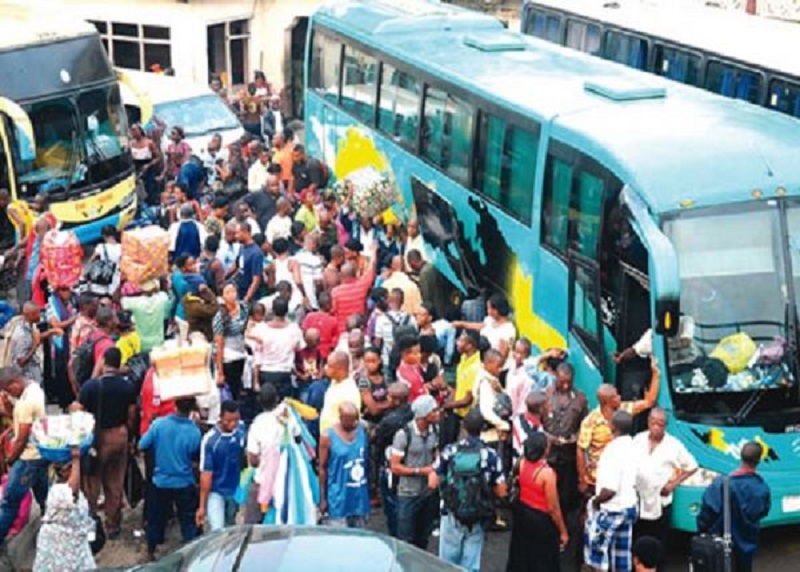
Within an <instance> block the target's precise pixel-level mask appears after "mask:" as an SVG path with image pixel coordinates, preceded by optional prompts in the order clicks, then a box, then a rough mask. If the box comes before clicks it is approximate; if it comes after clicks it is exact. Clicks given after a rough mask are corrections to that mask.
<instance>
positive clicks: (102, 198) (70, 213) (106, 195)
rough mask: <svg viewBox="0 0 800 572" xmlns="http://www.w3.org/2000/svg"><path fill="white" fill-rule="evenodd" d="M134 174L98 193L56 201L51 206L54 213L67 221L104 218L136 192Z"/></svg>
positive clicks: (60, 219) (79, 221)
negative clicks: (76, 198)
mask: <svg viewBox="0 0 800 572" xmlns="http://www.w3.org/2000/svg"><path fill="white" fill-rule="evenodd" d="M135 189H136V179H135V178H134V176H133V175H131V176H130V177H128V178H126V179H124V180H123V181H121V182H119V183H117V184H116V185H114V186H113V187H111V188H110V189H108V190H106V191H103V192H102V193H99V194H97V195H92V196H89V197H85V198H82V199H78V200H71V201H66V202H61V203H54V204H53V205H51V206H50V210H51V211H52V213H53V215H55V217H56V218H57V219H58V220H59V221H61V222H65V223H77V224H80V223H86V222H91V221H93V220H96V219H98V218H102V217H104V216H106V215H107V214H108V213H110V212H111V211H113V210H114V209H115V208H117V207H118V206H119V204H120V203H121V202H122V201H124V200H125V198H126V197H127V196H128V195H130V194H131V193H133V192H135Z"/></svg>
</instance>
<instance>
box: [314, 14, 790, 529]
mask: <svg viewBox="0 0 800 572" xmlns="http://www.w3.org/2000/svg"><path fill="white" fill-rule="evenodd" d="M310 24H311V25H310V30H309V38H308V45H307V54H306V56H307V61H306V94H305V139H306V144H307V148H308V150H309V152H310V153H311V154H313V155H316V156H319V157H323V158H324V159H325V161H326V162H327V163H328V164H329V165H330V166H331V170H332V172H333V173H334V174H335V176H336V177H337V178H339V179H341V178H343V177H347V176H348V174H349V173H352V172H354V171H356V170H359V169H362V168H365V167H372V168H375V169H377V170H379V171H381V172H382V173H384V175H385V176H386V177H387V178H389V180H391V181H393V183H394V185H395V187H396V189H397V203H396V205H395V207H394V209H395V212H396V214H397V215H398V216H399V217H401V218H406V217H409V216H412V214H413V216H416V217H417V219H418V220H419V222H420V227H421V230H422V233H423V236H424V239H425V241H426V244H427V246H428V247H430V251H431V252H430V254H431V255H432V258H433V263H434V264H435V265H436V267H437V268H438V269H439V270H440V272H441V273H442V274H443V275H444V276H446V277H447V278H448V279H449V281H450V282H451V283H452V284H453V286H454V287H455V288H456V289H457V290H458V291H459V292H460V295H461V296H462V297H463V298H467V299H469V298H472V297H475V298H479V296H481V294H482V293H485V292H487V291H502V292H504V293H506V294H507V296H508V298H509V300H510V301H511V303H512V305H513V308H514V319H515V323H516V326H517V329H518V331H519V332H520V333H521V335H525V336H526V337H528V338H529V339H530V340H531V341H532V342H533V343H534V344H535V345H536V346H537V347H538V348H539V349H540V350H544V349H546V348H550V347H562V348H566V349H568V351H569V355H570V362H571V363H572V364H573V366H574V367H575V371H576V384H577V386H578V387H579V388H581V389H582V390H584V391H585V392H586V393H587V395H588V396H589V397H590V399H591V400H594V396H595V393H596V389H597V387H598V385H599V384H600V383H602V382H603V381H605V382H608V383H613V384H615V385H616V386H617V387H618V388H619V390H620V393H621V394H622V396H623V398H626V399H631V398H636V397H639V396H641V395H642V393H643V391H644V389H645V386H646V384H647V383H648V380H649V368H648V364H647V362H645V361H644V360H641V361H637V360H632V361H630V362H627V363H625V364H623V365H620V366H617V365H616V364H615V363H614V360H613V359H612V357H611V356H612V354H613V353H614V352H617V351H620V350H621V349H623V348H627V347H630V346H631V345H633V344H635V343H636V342H637V341H639V340H640V338H642V337H643V336H644V335H645V334H648V333H649V334H650V335H651V336H652V351H653V354H654V355H655V356H656V358H657V359H658V361H659V363H660V364H662V366H661V367H662V385H661V390H660V394H659V396H658V402H659V404H660V405H661V406H663V407H664V408H665V409H666V410H667V411H668V413H669V416H670V424H669V431H670V432H671V433H672V434H673V435H675V436H676V437H677V438H679V439H680V440H681V441H682V442H683V443H684V444H685V445H686V446H687V448H688V449H689V451H691V452H692V453H693V454H694V456H695V457H696V458H697V459H698V462H699V463H700V465H701V470H700V471H698V473H696V474H695V475H694V476H693V477H692V479H691V480H690V481H688V482H687V483H686V484H685V485H684V486H681V487H680V488H679V490H678V491H676V494H675V500H674V505H673V521H674V522H673V524H674V526H676V527H677V528H680V529H683V530H692V529H694V527H695V524H694V523H695V515H696V513H697V511H698V510H699V506H700V501H701V496H702V493H703V490H704V487H705V486H707V484H708V483H709V482H710V480H711V479H712V478H713V477H714V476H715V475H717V474H720V473H724V472H727V471H731V470H732V469H734V468H735V467H736V466H737V465H738V462H739V458H738V455H739V451H740V449H741V446H742V444H743V443H745V442H747V441H749V440H757V441H759V442H760V443H762V444H763V445H764V451H765V453H764V462H763V463H762V465H761V467H760V469H759V470H760V471H761V473H762V474H763V476H764V478H765V479H766V480H767V482H768V483H769V485H770V487H771V489H772V499H773V505H772V507H771V510H770V513H769V516H768V517H767V518H766V520H765V524H766V525H778V524H786V523H798V522H800V483H798V481H797V477H796V475H797V472H798V470H800V386H798V383H797V375H798V360H797V351H798V345H797V344H798V314H797V293H798V287H800V161H798V160H797V150H798V149H800V129H798V122H797V120H795V119H793V118H791V117H788V116H785V115H782V114H778V113H772V112H769V111H767V110H765V109H762V108H759V107H757V106H753V105H749V104H747V103H744V102H741V101H737V100H733V99H728V98H724V97H721V96H718V95H715V94H712V93H708V92H705V91H701V90H697V89H693V88H690V87H687V86H684V85H681V84H678V83H675V82H669V81H667V80H664V79H663V78H659V77H656V76H654V75H650V74H646V73H642V72H639V71H636V70H632V69H629V68H627V67H625V66H621V65H618V64H615V63H611V62H607V61H604V60H602V59H599V58H594V57H591V56H588V55H586V54H581V53H578V52H575V51H572V50H568V49H566V48H563V47H560V46H556V45H553V44H551V43H548V42H546V41H542V40H539V39H536V38H531V37H528V36H524V35H522V34H518V33H514V32H509V31H507V30H506V29H504V27H503V26H502V25H501V23H500V22H498V21H497V20H495V19H493V18H491V17H488V16H484V15H480V14H477V13H473V12H470V11H466V10H463V9H460V8H456V7H452V6H450V5H447V4H442V3H439V2H435V1H426V0H403V1H389V0H386V1H384V0H377V1H376V0H351V1H349V2H341V3H334V4H331V5H329V6H326V7H323V8H320V9H319V10H318V11H317V12H316V13H315V14H314V15H313V17H312V18H311V22H310Z"/></svg>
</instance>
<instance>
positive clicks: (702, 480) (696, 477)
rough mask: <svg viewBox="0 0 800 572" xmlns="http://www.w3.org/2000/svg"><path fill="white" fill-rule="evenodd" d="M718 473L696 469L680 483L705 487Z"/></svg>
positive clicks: (686, 485)
mask: <svg viewBox="0 0 800 572" xmlns="http://www.w3.org/2000/svg"><path fill="white" fill-rule="evenodd" d="M718 476H720V474H719V473H718V472H716V471H710V470H708V469H697V472H696V473H695V474H693V475H692V476H691V477H689V478H688V479H686V480H685V481H683V483H681V484H682V485H683V486H685V487H707V486H708V485H710V484H711V483H712V482H713V481H714V479H716V478H717V477H718Z"/></svg>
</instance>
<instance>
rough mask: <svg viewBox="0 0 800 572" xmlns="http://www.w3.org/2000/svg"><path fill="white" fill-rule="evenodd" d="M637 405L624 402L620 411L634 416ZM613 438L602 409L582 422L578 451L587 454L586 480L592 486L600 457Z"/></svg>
mask: <svg viewBox="0 0 800 572" xmlns="http://www.w3.org/2000/svg"><path fill="white" fill-rule="evenodd" d="M636 405H637V402H633V401H623V402H622V403H621V404H620V406H619V410H620V411H625V412H626V413H630V414H631V415H634V414H635V408H636ZM613 438H614V435H613V433H612V432H611V426H610V425H609V423H608V421H606V418H605V417H604V416H603V413H602V412H601V411H600V407H596V408H595V409H593V410H592V411H591V412H590V413H589V415H587V416H586V419H584V420H583V421H582V422H581V429H580V431H579V432H578V449H579V450H582V451H584V452H585V454H586V479H587V480H588V481H589V484H590V485H594V484H595V480H596V478H597V462H598V461H599V460H600V455H602V454H603V450H605V448H606V445H608V444H609V443H610V442H611V439H613Z"/></svg>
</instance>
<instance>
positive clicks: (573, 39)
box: [567, 20, 600, 56]
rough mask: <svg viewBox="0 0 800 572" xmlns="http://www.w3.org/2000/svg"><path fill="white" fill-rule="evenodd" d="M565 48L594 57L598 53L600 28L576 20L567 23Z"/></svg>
mask: <svg viewBox="0 0 800 572" xmlns="http://www.w3.org/2000/svg"><path fill="white" fill-rule="evenodd" d="M567 46H569V47H570V48H574V49H576V50H580V51H582V52H586V53H587V54H592V55H593V56H596V55H598V54H599V53H600V27H599V26H595V25H594V24H586V23H585V22H578V21H576V20H569V21H568V22H567Z"/></svg>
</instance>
